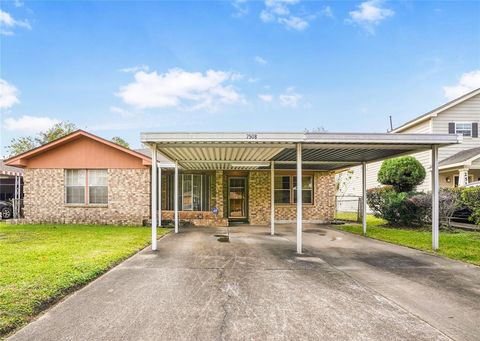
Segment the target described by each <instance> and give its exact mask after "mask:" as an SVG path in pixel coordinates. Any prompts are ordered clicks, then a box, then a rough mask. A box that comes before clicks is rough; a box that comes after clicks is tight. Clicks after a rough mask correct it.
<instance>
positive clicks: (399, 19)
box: [0, 0, 480, 154]
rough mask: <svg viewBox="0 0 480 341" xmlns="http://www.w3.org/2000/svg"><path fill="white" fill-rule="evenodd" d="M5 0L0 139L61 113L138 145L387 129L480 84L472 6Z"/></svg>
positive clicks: (374, 0) (479, 39)
mask: <svg viewBox="0 0 480 341" xmlns="http://www.w3.org/2000/svg"><path fill="white" fill-rule="evenodd" d="M0 6H1V13H0V14H1V16H0V24H1V27H0V33H1V35H0V42H1V46H0V48H1V50H0V57H1V61H0V67H1V68H0V78H1V83H0V91H1V92H0V108H1V109H0V110H1V116H2V117H1V144H2V147H5V146H6V145H8V143H9V142H10V140H11V139H12V138H14V137H18V136H24V135H32V134H35V133H36V131H38V130H41V129H44V128H45V127H48V126H49V125H50V124H52V123H53V122H56V121H61V120H68V121H70V122H73V123H75V124H76V125H77V126H78V127H80V128H83V129H87V130H89V131H91V132H93V133H95V134H98V135H100V136H103V137H105V138H110V137H112V136H121V137H124V138H125V139H127V140H128V141H129V142H130V143H131V144H132V146H133V147H139V145H140V143H139V133H140V132H141V131H235V130H248V131H303V130H304V129H316V128H324V129H326V130H328V131H359V132H363V131H375V132H384V131H386V129H387V128H388V115H393V120H394V125H399V124H401V123H403V122H405V121H407V120H409V119H411V118H413V117H415V116H417V115H420V114H422V113H424V112H426V111H429V110H431V109H433V108H434V107H436V106H438V105H440V104H442V103H444V102H446V101H448V100H449V99H451V98H453V97H455V96H458V95H460V94H462V93H464V92H465V91H468V90H471V89H473V88H475V87H480V2H478V1H464V2H462V1H445V2H435V1H397V2H393V1H380V0H371V1H363V2H362V1H342V2H328V1H315V2H314V1H309V2H304V1H298V0H285V1H275V0H268V1H265V2H260V1H259V2H249V1H230V2H229V1H222V2H214V1H209V2H199V1H195V2H194V1H191V2H188V1H182V2H173V1H172V2H159V1H158V2H157V1H145V2H142V1H135V2H127V1H121V2H120V1H102V2H101V1H71V2H60V1H50V2H42V1H34V2H28V1H25V2H23V1H12V2H7V1H2V2H1V3H0ZM4 153H5V151H4V150H3V151H2V152H1V153H0V154H4Z"/></svg>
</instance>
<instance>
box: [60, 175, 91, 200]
mask: <svg viewBox="0 0 480 341" xmlns="http://www.w3.org/2000/svg"><path fill="white" fill-rule="evenodd" d="M86 184H87V172H86V170H85V169H66V170H65V202H66V203H67V204H85V185H86Z"/></svg>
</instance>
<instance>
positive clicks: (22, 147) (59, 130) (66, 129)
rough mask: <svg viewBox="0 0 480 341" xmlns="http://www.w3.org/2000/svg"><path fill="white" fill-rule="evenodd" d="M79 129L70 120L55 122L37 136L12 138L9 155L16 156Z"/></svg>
mask: <svg viewBox="0 0 480 341" xmlns="http://www.w3.org/2000/svg"><path fill="white" fill-rule="evenodd" d="M76 129H77V127H76V126H75V124H73V123H70V122H59V123H55V124H54V125H53V126H52V127H50V128H48V129H47V130H45V131H42V132H40V133H38V135H37V136H24V137H20V138H18V139H12V141H11V142H10V145H9V146H7V150H8V153H9V156H10V157H12V156H15V155H18V154H21V153H25V152H28V151H29V150H31V149H33V148H36V147H39V146H42V145H44V144H46V143H49V142H52V141H54V140H56V139H59V138H61V137H63V136H65V135H68V134H70V133H72V132H74V131H75V130H76Z"/></svg>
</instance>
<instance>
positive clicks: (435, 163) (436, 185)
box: [432, 145, 440, 251]
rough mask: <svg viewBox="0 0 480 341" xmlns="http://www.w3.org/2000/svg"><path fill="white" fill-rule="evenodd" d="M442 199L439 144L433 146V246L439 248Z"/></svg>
mask: <svg viewBox="0 0 480 341" xmlns="http://www.w3.org/2000/svg"><path fill="white" fill-rule="evenodd" d="M439 207H440V200H439V183H438V146H437V145H433V146H432V248H433V250H435V251H436V250H438V246H439V225H440V222H439V220H440V210H439Z"/></svg>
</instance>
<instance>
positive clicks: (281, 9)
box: [260, 0, 315, 31]
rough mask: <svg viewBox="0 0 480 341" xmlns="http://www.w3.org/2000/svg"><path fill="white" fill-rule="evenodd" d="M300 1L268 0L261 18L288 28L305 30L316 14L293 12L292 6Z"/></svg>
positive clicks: (266, 21)
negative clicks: (306, 14)
mask: <svg viewBox="0 0 480 341" xmlns="http://www.w3.org/2000/svg"><path fill="white" fill-rule="evenodd" d="M299 2H300V1H299V0H266V1H265V9H263V10H262V11H261V12H260V20H262V21H263V22H265V23H271V22H276V23H279V24H281V25H283V26H285V27H286V28H288V29H294V30H297V31H303V30H305V29H306V28H307V27H308V26H309V22H310V21H311V20H313V19H315V16H314V15H308V16H304V15H303V16H300V15H298V14H292V9H291V7H292V6H293V5H296V4H298V3H299Z"/></svg>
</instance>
